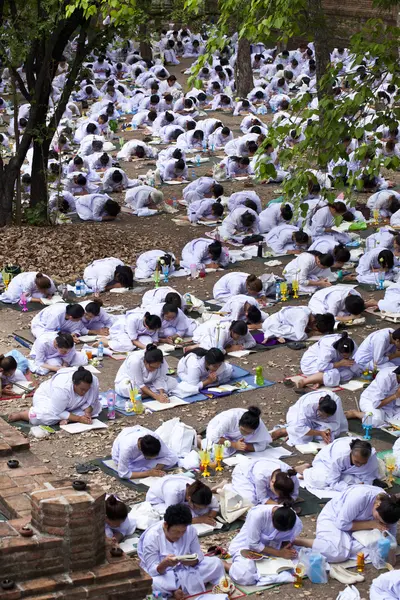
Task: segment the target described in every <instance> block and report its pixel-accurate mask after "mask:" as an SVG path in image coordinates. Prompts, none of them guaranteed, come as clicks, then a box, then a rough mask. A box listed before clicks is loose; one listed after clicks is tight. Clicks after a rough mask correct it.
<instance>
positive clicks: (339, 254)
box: [333, 244, 350, 263]
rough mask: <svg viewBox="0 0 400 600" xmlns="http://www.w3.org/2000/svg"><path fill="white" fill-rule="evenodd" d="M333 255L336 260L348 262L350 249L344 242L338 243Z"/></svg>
mask: <svg viewBox="0 0 400 600" xmlns="http://www.w3.org/2000/svg"><path fill="white" fill-rule="evenodd" d="M333 257H334V260H335V262H341V263H346V262H348V261H349V260H350V250H349V249H348V248H346V247H345V246H343V244H338V245H337V246H335V247H334V249H333Z"/></svg>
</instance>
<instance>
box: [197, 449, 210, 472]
mask: <svg viewBox="0 0 400 600" xmlns="http://www.w3.org/2000/svg"><path fill="white" fill-rule="evenodd" d="M199 454H200V467H201V468H202V475H203V477H210V475H211V473H210V471H209V470H208V469H207V467H208V465H209V464H210V452H209V451H208V450H200V451H199Z"/></svg>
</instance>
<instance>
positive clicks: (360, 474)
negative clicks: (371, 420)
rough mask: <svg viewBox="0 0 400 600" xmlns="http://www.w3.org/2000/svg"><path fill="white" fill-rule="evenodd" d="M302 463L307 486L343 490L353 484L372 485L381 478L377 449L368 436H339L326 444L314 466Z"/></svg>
mask: <svg viewBox="0 0 400 600" xmlns="http://www.w3.org/2000/svg"><path fill="white" fill-rule="evenodd" d="M307 467H308V465H304V466H301V465H300V467H298V470H299V472H300V473H303V479H304V481H305V483H306V485H307V487H314V488H318V489H320V490H325V489H326V490H334V491H336V492H342V491H343V490H346V489H347V488H348V487H349V485H356V484H367V485H372V483H373V481H374V479H378V478H379V465H378V458H377V456H376V451H375V449H374V448H372V446H371V444H370V443H369V442H367V441H366V440H360V439H358V438H348V437H345V438H338V439H337V440H334V441H333V442H332V443H331V444H328V446H324V447H323V448H321V450H320V451H319V452H318V454H317V456H316V457H315V458H314V460H313V464H312V467H308V468H307Z"/></svg>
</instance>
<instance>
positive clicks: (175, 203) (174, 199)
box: [172, 196, 178, 208]
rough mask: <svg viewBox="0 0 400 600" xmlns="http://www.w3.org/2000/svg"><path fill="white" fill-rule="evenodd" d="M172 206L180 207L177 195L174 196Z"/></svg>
mask: <svg viewBox="0 0 400 600" xmlns="http://www.w3.org/2000/svg"><path fill="white" fill-rule="evenodd" d="M172 207H173V208H177V207H178V200H177V199H176V196H172Z"/></svg>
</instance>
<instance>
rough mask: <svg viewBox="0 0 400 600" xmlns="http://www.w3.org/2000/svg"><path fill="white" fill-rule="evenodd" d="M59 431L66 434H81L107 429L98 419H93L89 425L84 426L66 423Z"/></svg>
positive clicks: (83, 424)
mask: <svg viewBox="0 0 400 600" xmlns="http://www.w3.org/2000/svg"><path fill="white" fill-rule="evenodd" d="M60 429H63V430H64V431H67V432H68V433H83V432H84V431H90V430H91V429H107V425H106V424H105V423H103V422H102V421H100V420H99V419H93V421H92V423H91V425H86V424H85V423H68V424H67V425H60Z"/></svg>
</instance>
